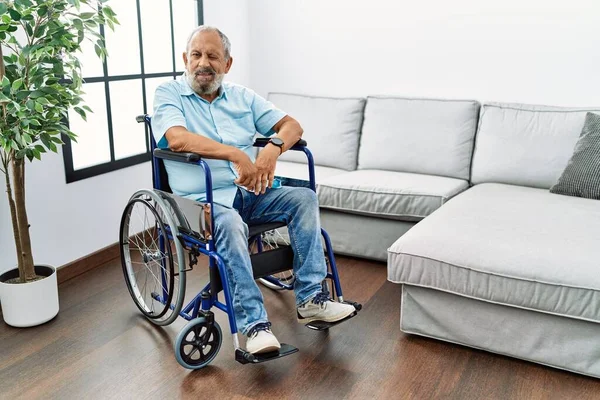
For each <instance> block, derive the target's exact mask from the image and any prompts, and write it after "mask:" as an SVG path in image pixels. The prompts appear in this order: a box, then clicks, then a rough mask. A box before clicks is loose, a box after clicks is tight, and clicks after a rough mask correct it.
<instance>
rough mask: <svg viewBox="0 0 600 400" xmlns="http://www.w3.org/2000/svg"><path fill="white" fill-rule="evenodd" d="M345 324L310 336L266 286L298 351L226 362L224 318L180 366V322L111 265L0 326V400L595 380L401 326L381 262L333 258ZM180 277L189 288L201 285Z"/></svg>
mask: <svg viewBox="0 0 600 400" xmlns="http://www.w3.org/2000/svg"><path fill="white" fill-rule="evenodd" d="M338 263H339V267H340V274H341V278H342V282H343V288H344V295H345V297H346V298H347V299H349V300H354V301H358V302H361V303H362V304H363V305H364V309H363V311H362V312H361V313H360V314H359V315H358V316H357V317H356V318H354V319H353V320H351V321H348V322H347V323H345V324H343V325H339V326H338V327H336V328H333V329H331V330H330V332H329V333H323V332H316V331H312V330H310V329H307V328H305V327H304V326H303V325H300V324H298V323H297V322H296V321H295V313H294V308H293V307H294V301H293V297H292V293H290V292H285V293H280V292H273V291H270V290H269V289H266V288H265V289H264V290H263V293H264V294H265V300H266V304H267V310H268V312H269V316H270V319H271V321H272V322H273V325H274V326H273V330H274V332H275V333H276V335H277V336H278V338H279V339H280V341H282V342H286V343H290V344H293V345H295V346H297V347H298V348H299V349H300V352H298V353H296V354H293V355H291V356H288V357H286V358H282V359H279V360H275V361H271V362H268V363H264V364H259V365H242V364H239V363H237V362H236V361H234V358H233V345H232V337H231V335H230V334H228V333H227V332H228V329H227V326H228V325H227V320H226V318H224V317H225V314H224V313H223V312H220V311H217V314H216V315H217V321H218V322H219V323H220V324H221V326H222V327H223V331H224V333H225V338H224V341H223V346H222V348H221V351H220V352H219V354H218V355H217V357H216V359H215V360H214V361H213V362H212V363H211V364H210V365H209V366H208V367H206V368H205V369H202V370H199V371H189V370H187V369H184V368H182V367H181V366H180V365H179V364H178V363H177V361H176V360H175V357H174V353H173V342H174V340H175V337H176V335H177V333H178V332H179V330H180V329H181V328H182V327H183V325H184V323H185V321H184V320H183V319H179V320H178V321H176V322H175V323H173V324H172V325H170V326H167V327H156V326H153V325H152V324H151V323H149V322H148V321H146V320H144V319H143V318H141V317H140V314H139V312H138V311H137V308H136V307H135V306H134V304H133V302H132V301H131V299H130V297H129V294H128V292H127V289H126V287H125V284H124V281H123V276H122V273H121V269H120V264H119V262H118V261H117V260H114V261H111V262H109V263H107V264H105V265H104V266H102V267H99V268H97V269H95V270H93V271H91V272H88V273H86V274H84V275H81V276H79V277H76V278H74V279H71V280H69V281H67V282H65V283H63V284H62V285H61V286H60V306H61V311H60V313H59V315H58V316H57V317H56V318H55V319H54V320H53V321H51V322H49V323H47V324H45V325H44V326H40V327H36V328H29V329H14V328H10V327H8V326H7V325H6V324H4V323H3V322H0V398H2V399H16V398H24V399H36V398H40V399H42V398H43V399H113V398H119V399H165V398H166V399H175V398H189V399H198V398H201V397H207V398H214V399H229V398H232V399H283V398H286V399H287V398H289V399H346V398H348V399H403V398H417V399H429V398H452V399H482V398H485V399H511V398H518V399H544V398H556V399H586V398H599V397H600V380H595V379H593V378H587V377H584V376H579V375H576V374H572V373H568V372H563V371H560V370H556V369H551V368H548V367H544V366H541V365H537V364H533V363H529V362H525V361H520V360H516V359H512V358H508V357H503V356H498V355H494V354H490V353H486V352H482V351H477V350H473V349H469V348H465V347H461V346H456V345H452V344H448V343H443V342H439V341H435V340H430V339H426V338H421V337H416V336H408V335H406V334H403V333H402V332H400V329H399V304H400V287H399V286H398V285H395V284H392V283H389V282H386V270H385V264H382V263H374V262H368V261H363V260H356V259H350V258H343V257H338ZM205 271H206V268H205V267H200V268H196V269H195V270H194V271H193V272H191V273H189V275H188V276H189V281H190V282H189V285H188V288H189V290H188V293H190V292H193V293H196V292H197V291H198V290H199V287H200V286H201V285H202V284H204V283H205V282H206V272H205Z"/></svg>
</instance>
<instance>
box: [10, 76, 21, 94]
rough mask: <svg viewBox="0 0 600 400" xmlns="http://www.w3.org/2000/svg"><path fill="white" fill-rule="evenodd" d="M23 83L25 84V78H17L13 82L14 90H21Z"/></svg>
mask: <svg viewBox="0 0 600 400" xmlns="http://www.w3.org/2000/svg"><path fill="white" fill-rule="evenodd" d="M22 84H23V79H22V78H19V79H17V80H16V81H14V82H13V83H12V90H14V91H15V92H16V91H17V90H19V88H20V87H21V85H22Z"/></svg>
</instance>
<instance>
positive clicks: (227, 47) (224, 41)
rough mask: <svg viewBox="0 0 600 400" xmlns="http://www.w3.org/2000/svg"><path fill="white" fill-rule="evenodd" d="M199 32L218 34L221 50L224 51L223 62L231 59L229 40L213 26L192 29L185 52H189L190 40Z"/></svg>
mask: <svg viewBox="0 0 600 400" xmlns="http://www.w3.org/2000/svg"><path fill="white" fill-rule="evenodd" d="M199 32H217V33H218V34H219V37H220V38H221V43H222V44H223V50H224V51H225V60H229V57H231V42H230V41H229V38H228V37H227V36H226V35H225V34H224V33H223V32H221V31H220V30H219V29H217V28H215V27H214V26H208V25H200V26H199V27H197V28H196V29H194V30H193V31H192V33H190V36H188V41H187V45H186V51H187V52H188V53H189V52H190V44H191V43H192V39H193V38H194V36H195V35H196V34H197V33H199Z"/></svg>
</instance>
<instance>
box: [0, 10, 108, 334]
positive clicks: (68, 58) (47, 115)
mask: <svg viewBox="0 0 600 400" xmlns="http://www.w3.org/2000/svg"><path fill="white" fill-rule="evenodd" d="M117 23H118V21H117V19H116V16H115V13H114V12H113V10H112V9H111V8H110V7H109V6H107V5H106V0H98V1H97V0H8V1H7V0H2V1H1V2H0V170H1V172H2V173H3V174H4V177H5V183H6V192H7V195H8V204H9V208H10V215H11V222H12V229H13V236H14V243H15V248H16V254H17V268H13V269H10V270H8V271H7V272H5V273H4V274H2V275H0V303H1V305H2V316H3V318H4V321H5V322H6V323H7V324H9V325H11V326H17V327H25V326H34V325H39V324H42V323H44V322H47V321H49V320H51V319H53V318H54V317H55V316H56V315H57V314H58V310H59V302H58V284H57V279H56V268H54V267H52V266H48V265H41V264H34V260H33V251H32V247H31V239H30V235H29V226H30V225H29V220H28V218H27V210H26V199H25V187H26V184H25V165H26V163H27V160H28V161H29V162H32V161H34V160H41V156H42V154H43V153H46V152H47V151H51V152H58V147H57V146H58V145H61V144H63V141H62V138H64V137H65V136H66V137H69V138H70V139H72V140H75V139H76V136H77V135H76V134H75V133H74V132H72V131H70V130H69V128H68V126H67V123H66V120H67V118H68V111H69V109H71V108H73V109H74V111H76V112H77V113H78V114H79V115H81V117H82V118H84V119H85V118H86V112H91V111H92V110H91V109H90V108H89V107H88V106H86V105H84V104H83V99H82V97H81V96H82V95H83V94H84V93H83V91H82V84H83V82H82V77H81V65H80V62H79V60H78V59H77V53H78V52H80V51H81V45H82V42H83V40H91V41H92V42H93V43H94V47H95V49H96V54H97V55H98V56H99V57H101V58H103V57H105V56H106V49H105V47H104V41H103V39H102V36H101V35H100V34H99V33H98V31H99V29H98V28H99V25H100V24H103V25H108V26H109V27H110V28H111V29H114V25H115V24H117ZM3 262H4V260H2V258H0V269H1V270H6V269H9V268H11V267H14V265H13V266H8V265H3V264H2V263H3Z"/></svg>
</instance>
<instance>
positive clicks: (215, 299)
mask: <svg viewBox="0 0 600 400" xmlns="http://www.w3.org/2000/svg"><path fill="white" fill-rule="evenodd" d="M136 121H137V122H139V123H145V124H146V128H147V131H146V132H147V139H148V141H149V145H150V149H151V154H152V184H153V188H152V189H141V190H138V191H136V192H135V193H134V194H133V195H132V196H131V197H130V199H129V200H128V202H127V205H126V207H125V210H124V211H123V214H122V217H121V224H120V231H119V240H120V256H121V264H122V269H123V275H124V277H125V282H126V285H127V289H128V291H129V293H130V295H131V298H132V299H133V302H134V303H135V305H136V306H137V308H138V309H139V311H141V313H142V314H143V315H144V316H145V317H146V318H147V319H148V320H149V321H150V322H152V323H153V324H155V325H159V326H166V325H169V324H171V323H172V322H174V321H175V320H176V319H177V318H178V317H182V318H184V319H185V320H187V321H188V323H187V324H186V325H185V326H184V328H183V329H182V330H181V331H180V332H179V333H178V335H177V337H176V340H175V343H174V352H175V357H176V359H177V361H178V362H179V364H180V365H182V366H183V367H185V368H188V369H192V370H195V369H200V368H203V367H205V366H207V365H208V364H209V363H210V362H211V361H213V359H214V358H215V357H216V356H217V353H218V352H219V350H220V348H221V344H222V339H223V334H222V331H221V327H220V326H219V324H218V323H217V321H216V320H215V318H214V314H213V312H212V311H211V310H212V309H213V307H214V308H217V309H219V310H221V311H224V312H225V313H227V315H228V318H229V329H230V331H231V334H232V335H233V344H234V352H235V359H236V361H238V362H240V363H241V364H249V363H250V364H257V363H261V362H264V361H269V360H273V359H278V358H281V357H284V356H288V355H291V354H293V353H296V352H297V351H298V349H297V348H296V347H294V346H292V345H289V344H285V343H281V348H280V349H279V350H278V351H276V352H271V353H264V354H251V353H249V352H247V351H245V350H244V349H242V348H240V345H239V339H238V328H237V325H236V321H235V316H234V312H233V305H232V304H233V303H232V296H231V293H230V290H229V286H228V282H227V279H226V278H225V277H226V269H225V268H226V266H225V264H224V261H223V259H222V258H221V256H220V255H219V254H218V252H217V251H216V245H215V238H214V237H213V226H214V220H213V214H212V209H213V194H212V177H211V173H210V168H209V166H208V164H207V163H206V162H205V161H204V160H202V159H201V158H200V156H199V155H198V154H195V153H180V152H173V151H170V150H168V149H159V148H157V146H156V142H155V140H154V136H153V134H152V127H151V118H150V116H149V115H140V116H137V117H136ZM267 143H268V139H263V138H258V139H256V141H255V143H254V146H255V147H264V146H265V145H266V144H267ZM291 150H294V151H302V152H304V153H305V154H306V156H307V157H308V168H309V181H304V180H296V179H289V178H285V177H277V179H278V182H281V184H282V185H287V186H304V187H310V188H311V189H312V190H316V189H315V172H314V161H313V157H312V154H311V153H310V151H309V150H308V148H307V145H306V142H305V141H304V140H300V141H299V142H298V143H296V144H295V145H294V146H293V147H292V149H291ZM163 160H171V161H176V162H182V163H187V164H195V165H200V166H201V167H202V168H203V169H204V177H205V180H206V188H207V192H206V193H207V199H206V202H205V203H201V202H197V201H193V200H188V199H185V198H183V197H180V196H177V195H174V194H173V193H172V191H171V188H170V187H169V182H168V177H167V172H166V170H165V167H164V164H163ZM283 227H285V223H283V222H274V223H267V224H261V225H251V226H249V227H248V228H249V240H248V250H249V252H250V258H251V261H252V269H253V275H254V278H255V279H256V280H257V281H259V282H261V283H262V284H263V285H264V286H265V287H268V288H270V289H273V290H293V288H294V279H295V277H294V273H293V268H292V266H293V260H294V252H293V250H292V247H291V246H290V245H289V243H286V241H285V240H282V238H283V235H281V234H280V232H279V230H278V229H280V228H283ZM321 233H322V237H323V240H324V243H325V254H324V255H323V256H324V257H325V260H326V264H327V269H328V270H327V276H326V278H325V280H324V281H323V282H322V286H323V290H324V291H326V292H327V293H328V294H329V295H331V296H330V297H332V298H333V299H335V298H337V301H340V302H344V303H347V304H351V305H353V306H354V308H355V312H354V313H353V314H351V315H350V316H348V317H347V318H345V319H344V320H342V321H337V322H335V323H328V322H324V321H313V322H310V323H307V324H306V326H307V327H308V328H310V329H314V330H327V329H329V328H330V327H332V326H334V325H337V324H339V323H341V322H344V321H346V320H348V319H350V318H352V317H354V316H356V315H357V313H358V311H360V310H361V308H362V305H360V304H358V303H356V302H348V301H345V300H344V297H343V295H342V287H341V285H340V279H339V276H338V272H337V267H336V264H335V258H334V254H333V250H332V247H331V241H330V238H329V236H328V234H327V232H325V230H323V229H321ZM201 255H205V256H208V259H209V271H208V275H209V282H208V283H207V284H206V286H204V288H203V289H202V290H201V291H200V292H199V293H198V294H197V295H196V296H195V297H194V298H193V299H192V300H191V301H189V303H188V304H186V305H184V299H185V292H186V274H187V273H188V272H190V271H192V270H193V267H194V266H195V265H196V264H197V263H198V257H199V256H201ZM220 295H221V296H220Z"/></svg>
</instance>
